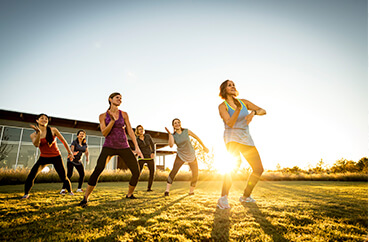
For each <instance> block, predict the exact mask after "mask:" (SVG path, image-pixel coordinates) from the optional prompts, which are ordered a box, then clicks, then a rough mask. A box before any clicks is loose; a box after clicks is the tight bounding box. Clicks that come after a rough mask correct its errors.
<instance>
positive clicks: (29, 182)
mask: <svg viewBox="0 0 369 242" xmlns="http://www.w3.org/2000/svg"><path fill="white" fill-rule="evenodd" d="M50 164H53V165H54V168H55V170H56V172H57V173H58V175H59V178H60V180H62V182H63V186H64V187H65V188H66V189H67V190H68V192H71V191H72V188H71V184H70V181H69V179H68V178H67V176H66V174H65V168H64V165H63V160H62V158H61V156H60V155H58V156H54V157H41V156H40V158H39V159H38V160H37V162H36V164H35V165H34V166H33V167H32V169H31V171H30V173H29V174H28V177H27V179H26V184H25V185H24V194H28V193H29V191H30V190H31V188H32V186H33V184H34V181H35V179H36V177H37V175H38V173H40V171H42V169H44V168H45V166H47V165H50Z"/></svg>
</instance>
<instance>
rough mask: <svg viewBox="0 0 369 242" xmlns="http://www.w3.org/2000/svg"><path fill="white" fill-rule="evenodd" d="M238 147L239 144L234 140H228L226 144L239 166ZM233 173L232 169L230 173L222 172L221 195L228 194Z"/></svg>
mask: <svg viewBox="0 0 369 242" xmlns="http://www.w3.org/2000/svg"><path fill="white" fill-rule="evenodd" d="M239 149H240V147H239V144H238V143H236V142H229V143H228V144H227V151H228V152H229V153H230V154H231V155H232V156H233V157H235V158H236V159H237V163H238V164H237V165H238V167H239V165H240V155H239V154H240V150H239ZM234 175H235V171H232V172H230V173H226V174H224V180H223V187H222V196H225V195H227V196H228V194H229V190H230V189H231V186H232V176H234Z"/></svg>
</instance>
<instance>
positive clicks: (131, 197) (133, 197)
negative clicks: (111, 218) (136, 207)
mask: <svg viewBox="0 0 369 242" xmlns="http://www.w3.org/2000/svg"><path fill="white" fill-rule="evenodd" d="M126 198H128V199H137V197H135V196H133V194H132V195H131V196H130V197H128V195H126Z"/></svg>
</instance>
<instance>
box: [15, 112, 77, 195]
mask: <svg viewBox="0 0 369 242" xmlns="http://www.w3.org/2000/svg"><path fill="white" fill-rule="evenodd" d="M36 122H37V126H34V125H31V127H32V128H33V129H34V130H35V132H34V133H32V134H31V135H30V137H31V140H32V143H33V145H34V146H36V147H38V148H39V149H40V152H41V155H40V158H39V159H38V160H37V162H36V163H35V164H34V165H33V167H32V169H31V171H30V173H29V174H28V176H27V179H26V183H25V185H24V196H23V197H22V199H27V198H29V192H30V190H31V188H32V186H33V184H34V181H35V179H36V177H37V175H38V173H40V171H42V169H44V168H45V167H46V166H47V165H49V164H53V165H54V168H55V170H56V172H57V173H58V175H59V177H60V180H62V182H63V184H64V186H65V187H66V189H67V190H68V192H69V194H70V195H74V194H73V192H72V186H71V183H70V181H69V179H68V177H67V176H66V174H65V168H64V165H63V160H62V158H61V155H60V150H59V148H58V146H57V144H56V137H58V139H59V140H60V141H61V142H62V143H63V144H64V147H65V149H66V150H67V151H68V158H71V159H73V153H72V151H71V150H70V149H69V146H68V144H67V141H65V139H64V137H63V136H62V135H61V133H60V132H59V130H58V129H56V128H54V127H50V126H48V123H49V117H48V116H47V115H46V114H44V113H42V114H40V115H39V116H38V117H37V119H36Z"/></svg>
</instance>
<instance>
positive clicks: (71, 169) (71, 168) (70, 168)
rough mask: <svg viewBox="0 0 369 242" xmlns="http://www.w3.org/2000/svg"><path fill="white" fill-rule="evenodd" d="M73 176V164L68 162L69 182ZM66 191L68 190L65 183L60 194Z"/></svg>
mask: <svg viewBox="0 0 369 242" xmlns="http://www.w3.org/2000/svg"><path fill="white" fill-rule="evenodd" d="M72 175H73V163H72V162H69V161H68V162H67V177H68V179H69V181H70V178H71V177H72ZM65 189H66V186H65V184H64V183H63V189H62V191H61V192H60V193H62V192H63V191H65Z"/></svg>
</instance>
